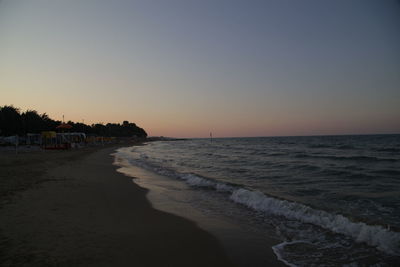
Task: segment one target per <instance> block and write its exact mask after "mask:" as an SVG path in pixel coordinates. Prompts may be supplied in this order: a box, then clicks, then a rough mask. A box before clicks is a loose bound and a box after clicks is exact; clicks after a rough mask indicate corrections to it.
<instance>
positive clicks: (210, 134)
mask: <svg viewBox="0 0 400 267" xmlns="http://www.w3.org/2000/svg"><path fill="white" fill-rule="evenodd" d="M210 141H211V143H212V132H210Z"/></svg>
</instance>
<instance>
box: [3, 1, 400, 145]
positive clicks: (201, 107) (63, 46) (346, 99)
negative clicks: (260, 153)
mask: <svg viewBox="0 0 400 267" xmlns="http://www.w3.org/2000/svg"><path fill="white" fill-rule="evenodd" d="M10 104H12V105H14V106H16V107H19V108H21V109H22V110H23V111H24V110H26V109H35V110H37V111H38V112H40V113H44V112H46V113H47V114H48V115H49V116H50V117H52V118H53V119H59V120H61V119H62V115H63V114H64V115H65V119H66V120H73V121H79V122H82V120H84V122H85V123H97V122H122V121H123V120H129V121H130V122H135V123H137V124H138V125H139V126H141V127H143V128H144V129H145V130H146V131H147V132H148V134H149V135H163V136H175V137H207V136H208V135H209V132H210V131H212V132H213V135H214V136H216V137H223V136H275V135H319V134H366V133H400V2H399V1H394V0H393V1H391V0H334V1H333V0H332V1H324V0H303V1H297V0H290V1H289V0H275V1H268V0H262V1H255V0H254V1H253V0H250V1H245V0H243V1H234V0H227V1H222V0H210V1H206V0H198V1H190V0H181V1H174V0H160V1H151V0H144V1H118V0H113V1H100V0H71V1H67V0H65V1H51V0H48V1H44V0H37V1H34V0H27V1H19V0H9V1H7V0H5V1H1V2H0V105H1V106H2V105H10Z"/></svg>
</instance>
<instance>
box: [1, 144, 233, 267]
mask: <svg viewBox="0 0 400 267" xmlns="http://www.w3.org/2000/svg"><path fill="white" fill-rule="evenodd" d="M126 145H132V144H118V145H113V146H109V147H104V148H103V147H100V148H88V149H82V150H74V151H54V152H53V151H51V152H48V151H46V152H32V153H23V154H22V153H21V154H18V155H13V156H11V155H7V154H6V153H2V154H1V155H0V159H1V160H2V161H1V165H0V167H1V169H2V172H1V174H0V178H1V183H2V184H1V186H2V187H1V188H2V189H1V192H0V193H1V198H0V201H1V204H0V218H1V220H0V262H1V264H2V266H22V265H27V264H29V265H30V266H54V265H57V266H76V265H80V266H128V265H129V266H132V265H135V266H232V263H231V262H230V261H229V260H228V258H227V256H226V255H225V253H224V251H223V249H222V247H221V245H220V244H219V242H218V240H217V239H216V238H215V237H214V236H213V235H211V234H209V233H208V232H206V231H204V230H202V229H201V228H199V227H198V226H197V225H196V224H195V223H193V222H191V221H189V220H186V219H184V218H182V217H179V216H176V215H173V214H170V213H166V212H163V211H159V210H156V209H154V208H153V207H152V205H151V203H150V202H149V201H148V200H147V198H146V194H147V192H148V190H146V189H144V188H142V187H140V186H138V185H136V184H134V183H132V181H131V178H130V177H127V176H125V175H123V174H121V173H118V172H117V171H116V169H117V167H116V166H114V165H112V162H113V157H112V156H111V155H110V154H111V153H112V152H113V151H115V149H117V148H119V147H123V146H126Z"/></svg>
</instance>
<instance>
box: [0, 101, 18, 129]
mask: <svg viewBox="0 0 400 267" xmlns="http://www.w3.org/2000/svg"><path fill="white" fill-rule="evenodd" d="M0 131H1V133H0V134H1V135H5V136H8V135H15V134H22V133H23V127H22V118H21V114H20V112H19V109H18V108H15V107H14V106H12V105H11V106H3V107H0Z"/></svg>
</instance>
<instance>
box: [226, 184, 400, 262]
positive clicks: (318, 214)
mask: <svg viewBox="0 0 400 267" xmlns="http://www.w3.org/2000/svg"><path fill="white" fill-rule="evenodd" d="M230 198H231V200H233V201H234V202H236V203H240V204H242V205H245V206H247V207H249V208H251V209H253V210H256V211H260V212H265V213H268V214H274V215H278V216H283V217H285V218H288V219H294V220H298V221H301V222H303V223H311V224H313V225H317V226H320V227H322V228H324V229H328V230H330V231H332V232H335V233H338V234H343V235H346V236H350V237H352V238H353V239H354V240H355V241H356V242H360V243H366V244H368V245H370V246H374V247H376V248H378V249H379V250H381V251H383V252H386V253H388V254H392V255H400V233H397V232H392V231H390V230H388V229H385V228H383V227H382V226H378V225H367V224H365V223H363V222H353V221H351V220H350V219H348V218H346V217H344V216H343V215H340V214H331V213H328V212H326V211H322V210H317V209H313V208H311V207H308V206H306V205H303V204H300V203H296V202H290V201H287V200H280V199H276V198H273V197H268V196H266V195H265V194H263V193H262V192H258V191H251V190H248V189H244V188H240V189H237V190H235V191H234V192H233V193H232V195H231V197H230Z"/></svg>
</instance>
